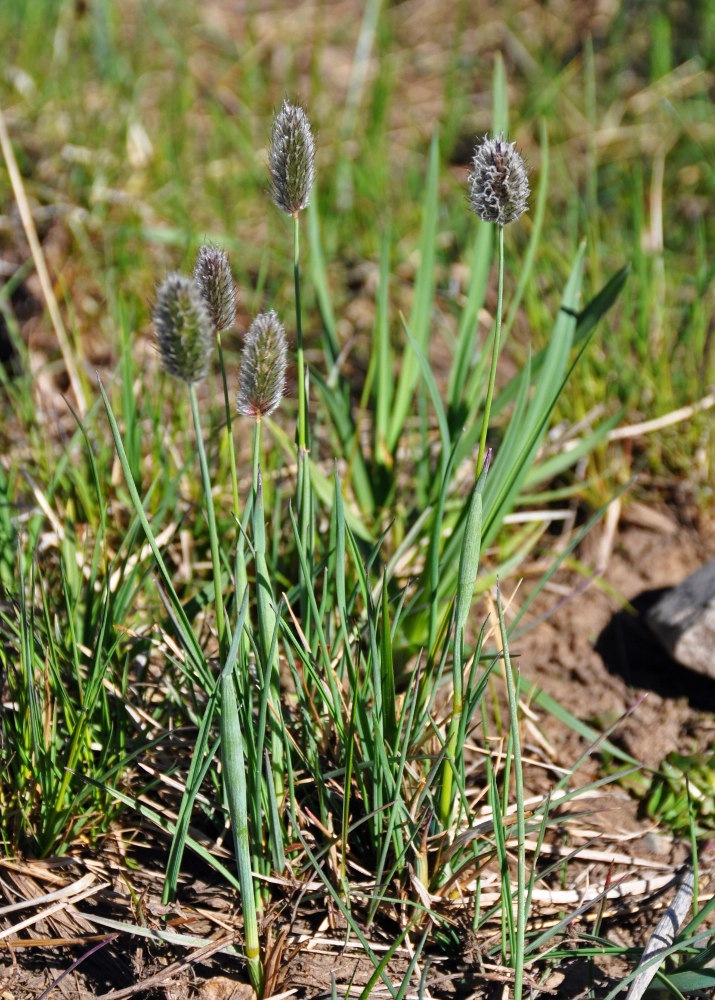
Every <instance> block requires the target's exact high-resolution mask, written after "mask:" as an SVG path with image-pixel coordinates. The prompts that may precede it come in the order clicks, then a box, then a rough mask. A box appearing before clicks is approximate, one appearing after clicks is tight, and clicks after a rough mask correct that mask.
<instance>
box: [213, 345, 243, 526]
mask: <svg viewBox="0 0 715 1000" xmlns="http://www.w3.org/2000/svg"><path fill="white" fill-rule="evenodd" d="M216 343H217V344H218V358H219V364H220V366H221V381H222V383H223V403H224V408H225V410H226V440H227V443H228V460H229V463H230V465H231V490H232V492H233V512H234V514H235V515H236V517H237V518H239V517H240V516H241V511H240V507H239V499H238V473H237V471H236V452H235V449H234V446H233V434H232V433H231V400H230V399H229V395H228V383H227V381H226V365H225V364H224V359H223V346H222V344H221V333H220V332H218V333H217V334H216Z"/></svg>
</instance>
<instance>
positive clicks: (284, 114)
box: [268, 101, 315, 215]
mask: <svg viewBox="0 0 715 1000" xmlns="http://www.w3.org/2000/svg"><path fill="white" fill-rule="evenodd" d="M268 166H269V168H270V171H271V181H272V186H273V201H274V202H275V203H276V205H277V207H278V208H279V209H280V210H281V212H285V213H286V215H297V213H298V212H300V211H301V210H302V209H304V208H305V207H306V206H307V204H308V200H309V198H310V189H311V188H312V186H313V181H314V180H315V143H314V142H313V133H312V132H311V130H310V122H309V121H308V116H307V115H306V113H305V111H303V109H302V108H299V107H296V106H295V105H294V104H289V103H288V101H284V102H283V107H282V108H281V109H280V111H279V112H278V114H277V115H276V117H275V118H274V120H273V129H272V131H271V152H270V157H269V160H268Z"/></svg>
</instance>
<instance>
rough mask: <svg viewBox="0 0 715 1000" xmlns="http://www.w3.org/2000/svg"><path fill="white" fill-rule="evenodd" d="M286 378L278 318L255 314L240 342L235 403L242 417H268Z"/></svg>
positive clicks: (283, 331)
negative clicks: (241, 342) (239, 365)
mask: <svg viewBox="0 0 715 1000" xmlns="http://www.w3.org/2000/svg"><path fill="white" fill-rule="evenodd" d="M285 380H286V335H285V330H284V329H283V327H282V325H281V323H280V321H279V319H278V317H277V316H276V314H275V313H274V312H273V310H272V309H271V310H270V312H267V313H261V314H260V315H258V316H256V318H255V319H254V321H253V322H252V323H251V326H250V327H249V330H248V333H247V334H246V339H245V340H244V342H243V354H242V355H241V373H240V375H239V378H238V394H237V397H236V406H237V409H238V412H239V413H241V414H242V415H243V416H244V417H256V418H257V419H258V420H260V419H261V417H267V416H270V414H271V413H273V411H274V410H275V408H276V407H277V406H278V404H279V403H280V401H281V399H282V397H283V390H284V389H285Z"/></svg>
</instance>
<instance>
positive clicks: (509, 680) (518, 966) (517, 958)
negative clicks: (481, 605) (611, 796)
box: [497, 590, 526, 1000]
mask: <svg viewBox="0 0 715 1000" xmlns="http://www.w3.org/2000/svg"><path fill="white" fill-rule="evenodd" d="M497 610H498V614H499V630H500V632H501V645H502V650H503V652H504V679H505V681H506V689H507V696H508V699H509V718H510V729H511V742H512V749H513V754H514V786H515V796H516V839H517V889H516V949H515V954H514V955H512V963H513V966H514V1000H521V994H522V987H523V981H524V939H525V933H526V913H525V899H526V847H525V840H526V823H525V817H524V775H523V771H522V764H521V742H520V740H519V704H518V693H517V684H515V682H514V675H513V673H512V670H511V657H510V656H509V643H508V637H507V633H506V625H505V624H504V610H503V608H502V603H501V594H500V593H499V591H498V590H497ZM517 683H518V682H517Z"/></svg>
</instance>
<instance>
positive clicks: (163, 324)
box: [152, 271, 214, 382]
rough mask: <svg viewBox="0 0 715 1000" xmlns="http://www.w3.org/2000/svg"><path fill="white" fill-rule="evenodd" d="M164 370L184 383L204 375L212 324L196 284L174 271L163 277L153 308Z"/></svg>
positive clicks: (201, 377) (206, 371) (209, 354)
mask: <svg viewBox="0 0 715 1000" xmlns="http://www.w3.org/2000/svg"><path fill="white" fill-rule="evenodd" d="M152 319H153V320H154V326H155V327H156V337H157V344H158V347H159V355H160V357H161V363H162V366H163V367H164V369H165V370H166V371H167V372H169V374H170V375H173V376H174V377H175V378H179V379H181V380H182V381H183V382H200V381H201V380H202V379H204V378H206V376H207V374H208V370H209V363H210V360H211V350H212V348H213V342H214V341H213V324H212V323H211V317H210V316H209V311H208V309H207V308H206V305H205V304H204V300H203V299H202V297H201V292H200V291H199V290H198V288H197V287H196V283H195V282H194V281H192V280H191V278H187V277H186V275H185V274H179V273H178V271H174V272H172V273H171V274H168V275H167V276H166V278H164V280H163V282H162V283H161V285H160V286H159V291H158V292H157V296H156V302H155V303H154V309H153V310H152Z"/></svg>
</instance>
